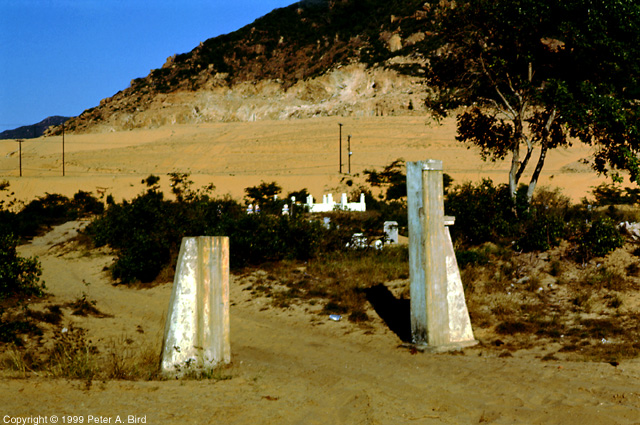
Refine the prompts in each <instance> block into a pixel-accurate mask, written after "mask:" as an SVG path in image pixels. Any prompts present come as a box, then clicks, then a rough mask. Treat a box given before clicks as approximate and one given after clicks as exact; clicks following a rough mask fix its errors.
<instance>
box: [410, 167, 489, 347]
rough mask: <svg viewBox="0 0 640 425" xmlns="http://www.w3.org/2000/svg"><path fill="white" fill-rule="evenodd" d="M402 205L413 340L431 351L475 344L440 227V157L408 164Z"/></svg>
mask: <svg viewBox="0 0 640 425" xmlns="http://www.w3.org/2000/svg"><path fill="white" fill-rule="evenodd" d="M407 208H408V219H409V220H408V221H409V269H410V279H411V287H410V290H411V335H412V339H413V343H414V344H416V345H419V346H426V348H429V349H431V350H436V351H440V350H449V349H457V348H460V347H463V346H469V345H474V344H476V343H477V341H475V340H474V339H473V332H472V331H471V322H470V320H469V313H468V311H467V306H466V302H465V300H464V292H463V291H462V281H461V280H460V273H459V271H458V267H457V263H456V262H455V253H453V244H452V243H451V237H450V236H449V232H448V229H447V228H446V227H445V217H444V191H443V178H442V161H439V160H432V159H429V160H426V161H418V162H409V163H407ZM452 253H453V255H451V254H452ZM454 268H455V270H454ZM456 276H457V277H456ZM458 281H459V284H458Z"/></svg>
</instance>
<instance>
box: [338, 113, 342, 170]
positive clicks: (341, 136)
mask: <svg viewBox="0 0 640 425" xmlns="http://www.w3.org/2000/svg"><path fill="white" fill-rule="evenodd" d="M338 125H339V126H340V148H339V150H340V174H342V124H341V123H338Z"/></svg>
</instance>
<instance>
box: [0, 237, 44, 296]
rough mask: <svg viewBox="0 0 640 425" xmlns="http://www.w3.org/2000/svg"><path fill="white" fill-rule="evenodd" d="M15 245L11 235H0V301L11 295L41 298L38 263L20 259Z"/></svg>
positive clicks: (33, 260) (30, 259) (32, 260)
mask: <svg viewBox="0 0 640 425" xmlns="http://www.w3.org/2000/svg"><path fill="white" fill-rule="evenodd" d="M17 245H18V240H17V239H16V238H14V237H13V235H11V234H7V233H4V234H0V299H2V298H6V297H9V296H13V295H34V296H42V295H43V294H44V283H40V275H41V274H42V271H41V269H40V263H39V262H38V260H37V259H36V258H23V257H20V256H19V255H18V252H17V250H16V247H17Z"/></svg>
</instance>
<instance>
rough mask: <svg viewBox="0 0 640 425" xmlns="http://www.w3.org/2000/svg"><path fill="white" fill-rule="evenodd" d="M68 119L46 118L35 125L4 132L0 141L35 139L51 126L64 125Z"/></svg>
mask: <svg viewBox="0 0 640 425" xmlns="http://www.w3.org/2000/svg"><path fill="white" fill-rule="evenodd" d="M69 118H70V117H62V116H59V115H54V116H52V117H47V118H45V119H43V120H42V121H40V122H39V123H37V124H31V125H23V126H22V127H18V128H14V129H13V130H5V131H3V132H2V133H0V140H6V139H35V138H37V137H40V136H42V135H43V134H44V132H45V131H46V130H47V129H48V128H49V127H51V126H59V125H62V124H63V123H65V122H66V121H67V120H68V119H69Z"/></svg>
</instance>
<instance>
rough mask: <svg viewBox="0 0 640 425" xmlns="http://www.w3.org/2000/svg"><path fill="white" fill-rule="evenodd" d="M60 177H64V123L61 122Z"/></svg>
mask: <svg viewBox="0 0 640 425" xmlns="http://www.w3.org/2000/svg"><path fill="white" fill-rule="evenodd" d="M62 177H64V123H62Z"/></svg>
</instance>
